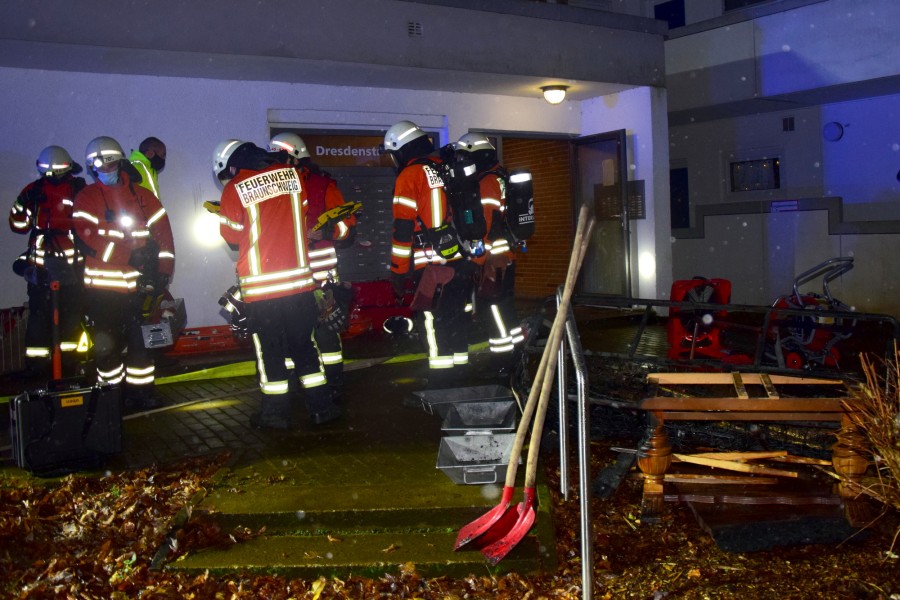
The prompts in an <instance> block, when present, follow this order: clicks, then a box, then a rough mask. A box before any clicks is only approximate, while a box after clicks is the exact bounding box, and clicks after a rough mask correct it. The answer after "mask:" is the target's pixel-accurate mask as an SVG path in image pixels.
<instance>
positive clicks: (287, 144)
mask: <svg viewBox="0 0 900 600" xmlns="http://www.w3.org/2000/svg"><path fill="white" fill-rule="evenodd" d="M267 150H268V151H269V152H287V153H288V154H290V155H291V156H293V157H294V158H297V159H300V158H309V150H307V149H306V144H304V143H303V138H301V137H300V136H299V135H297V134H296V133H288V132H285V133H279V134H278V135H276V136H274V137H273V138H272V139H271V140H270V141H269V147H268V148H267Z"/></svg>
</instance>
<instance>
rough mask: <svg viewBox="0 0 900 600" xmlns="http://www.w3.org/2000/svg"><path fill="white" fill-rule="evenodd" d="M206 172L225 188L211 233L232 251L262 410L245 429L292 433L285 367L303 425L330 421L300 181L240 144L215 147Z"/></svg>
mask: <svg viewBox="0 0 900 600" xmlns="http://www.w3.org/2000/svg"><path fill="white" fill-rule="evenodd" d="M213 165H214V167H213V172H214V173H215V175H216V176H217V177H218V178H219V179H220V180H223V181H226V180H227V183H226V184H225V188H224V189H223V190H222V199H221V203H220V206H219V219H220V223H221V225H220V227H219V232H220V234H221V235H222V238H223V239H224V240H225V241H226V242H227V243H228V244H229V245H231V246H232V247H236V248H237V250H238V260H237V274H238V281H239V285H240V292H241V297H242V300H243V302H244V307H245V308H246V312H247V319H248V322H249V328H250V330H251V331H252V333H253V336H252V337H253V342H254V346H255V348H256V354H257V370H258V372H259V382H260V389H261V391H262V403H261V406H260V410H259V412H257V413H255V414H254V415H252V416H251V419H250V420H251V423H252V424H253V425H254V426H256V427H263V428H271V429H290V428H292V427H293V421H294V419H293V414H292V413H293V409H292V402H291V391H290V381H289V376H290V374H289V371H288V366H287V364H288V362H292V363H293V364H294V368H295V372H296V373H297V375H298V376H299V379H300V383H301V385H302V386H303V389H304V396H305V400H306V406H307V410H308V412H309V418H310V421H311V423H312V424H313V425H320V424H323V423H327V422H330V421H333V420H335V419H337V418H339V417H340V416H341V411H340V409H339V408H338V407H337V406H336V405H334V404H333V403H332V402H331V397H330V394H329V393H328V390H327V389H326V387H325V385H326V379H325V374H324V372H323V371H322V369H321V365H320V363H319V355H318V353H317V351H316V348H315V346H314V344H313V342H312V337H311V336H312V331H313V327H314V326H315V323H316V319H317V318H318V311H317V310H316V301H315V298H314V296H313V293H312V291H313V290H314V289H315V288H316V287H317V286H316V283H315V280H314V279H313V276H312V270H311V268H310V265H309V257H308V254H307V243H306V231H305V227H304V213H305V202H306V197H305V192H304V190H303V186H302V183H301V180H300V174H299V172H298V171H297V169H295V168H294V167H291V166H290V165H286V164H283V163H281V162H278V161H277V160H272V158H271V156H270V155H269V154H268V153H267V152H265V151H264V150H262V149H260V148H258V147H256V146H255V145H254V144H251V143H249V142H241V141H240V140H226V141H224V142H222V143H220V144H219V146H218V147H217V148H216V150H215V151H214V153H213Z"/></svg>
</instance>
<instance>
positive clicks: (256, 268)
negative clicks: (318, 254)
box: [219, 165, 316, 302]
mask: <svg viewBox="0 0 900 600" xmlns="http://www.w3.org/2000/svg"><path fill="white" fill-rule="evenodd" d="M220 207H221V208H220V211H219V220H220V225H219V232H220V233H221V235H222V238H224V239H225V241H226V242H228V243H229V244H232V245H237V246H238V249H239V254H238V261H237V272H238V279H239V280H240V285H241V292H242V294H243V298H244V300H245V301H246V302H255V301H259V300H268V299H274V298H281V297H284V296H290V295H293V294H299V293H302V292H308V291H311V290H313V289H314V288H315V287H316V285H315V281H314V280H313V276H312V270H311V269H310V265H309V256H308V254H307V247H306V227H305V212H306V192H305V190H304V188H303V185H302V184H301V181H300V175H299V173H298V172H297V170H296V169H294V168H291V167H287V166H285V165H273V166H271V167H267V168H265V169H263V170H261V171H251V170H248V169H243V170H241V171H239V172H238V174H237V175H236V176H235V177H234V178H233V179H232V180H231V181H229V182H228V183H227V184H226V185H225V189H224V190H223V191H222V201H221V204H220Z"/></svg>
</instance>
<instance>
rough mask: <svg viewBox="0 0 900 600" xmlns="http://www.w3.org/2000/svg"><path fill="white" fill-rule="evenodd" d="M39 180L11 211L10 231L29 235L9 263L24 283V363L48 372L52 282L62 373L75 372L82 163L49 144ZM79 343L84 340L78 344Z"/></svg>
mask: <svg viewBox="0 0 900 600" xmlns="http://www.w3.org/2000/svg"><path fill="white" fill-rule="evenodd" d="M36 164H37V169H38V172H39V173H40V174H41V177H40V178H39V179H37V180H35V181H32V182H31V183H29V184H28V185H27V186H25V188H24V189H22V191H21V192H20V193H19V196H18V198H16V201H15V203H13V206H12V209H10V211H9V227H10V229H12V231H13V232H14V233H19V234H22V235H25V234H28V236H29V237H28V249H27V250H26V251H25V252H24V253H23V254H22V255H21V256H20V257H19V258H18V259H17V260H16V262H15V263H14V264H13V269H14V271H15V272H16V273H17V274H19V275H21V276H23V277H24V278H25V280H26V281H27V282H28V313H29V314H28V326H27V328H26V330H25V360H26V368H27V372H28V373H30V374H38V373H41V374H46V373H47V372H48V371H47V367H48V366H49V364H50V357H51V354H52V348H51V344H52V339H53V334H52V319H53V303H52V299H51V296H50V280H51V279H53V280H55V281H57V282H58V283H59V284H60V289H59V299H60V303H59V318H60V323H59V346H60V350H61V351H62V353H63V354H62V356H64V357H65V359H64V361H63V362H64V366H65V371H66V372H71V371H73V370H74V368H75V364H74V363H76V362H77V361H76V360H71V358H74V356H73V354H74V352H75V351H76V350H79V349H81V350H86V349H87V348H86V340H82V339H81V338H82V329H81V317H82V310H81V292H82V286H81V281H80V276H81V269H82V267H83V261H84V257H83V256H82V255H81V254H80V253H79V252H77V251H76V245H75V237H74V235H73V233H72V205H73V204H74V199H75V195H76V194H77V193H78V192H79V191H81V189H82V188H83V187H84V186H85V181H84V179H83V178H81V177H75V175H76V174H78V173H80V172H81V165H79V164H78V163H76V162H75V161H73V160H72V157H71V156H70V155H69V153H68V152H67V151H66V150H65V149H64V148H61V147H59V146H47V147H46V148H44V149H43V150H42V151H41V153H40V155H39V156H38V159H37V162H36ZM79 342H82V343H81V344H79Z"/></svg>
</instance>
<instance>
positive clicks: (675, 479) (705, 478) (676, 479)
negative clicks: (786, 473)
mask: <svg viewBox="0 0 900 600" xmlns="http://www.w3.org/2000/svg"><path fill="white" fill-rule="evenodd" d="M665 481H666V482H667V483H691V484H694V483H696V484H703V485H719V484H722V485H775V484H776V483H778V478H777V477H742V476H740V475H693V474H688V473H666V475H665Z"/></svg>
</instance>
